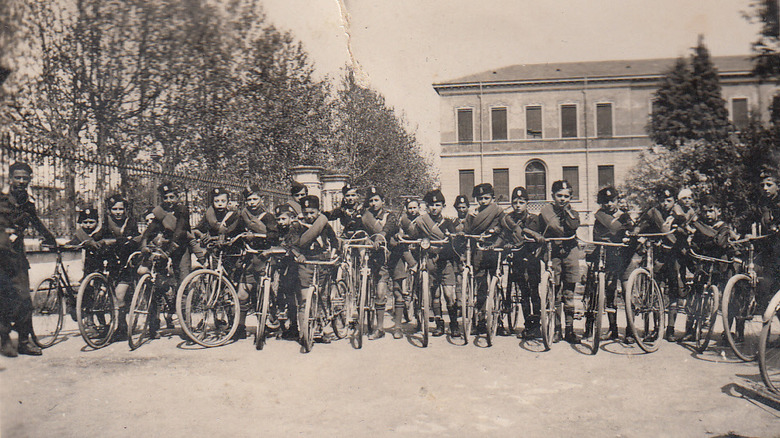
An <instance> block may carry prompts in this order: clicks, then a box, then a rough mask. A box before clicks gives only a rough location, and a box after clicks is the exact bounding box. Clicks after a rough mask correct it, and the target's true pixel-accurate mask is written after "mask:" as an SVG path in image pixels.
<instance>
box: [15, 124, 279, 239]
mask: <svg viewBox="0 0 780 438" xmlns="http://www.w3.org/2000/svg"><path fill="white" fill-rule="evenodd" d="M15 161H24V162H27V163H28V164H30V165H31V166H32V167H33V179H32V182H31V183H30V187H29V191H30V192H31V195H32V197H33V198H34V199H35V204H36V208H37V211H38V215H39V216H40V217H41V219H42V220H43V222H44V224H46V226H47V227H48V228H49V230H51V232H52V233H54V234H55V235H56V236H57V237H70V236H72V235H73V233H74V231H75V228H76V223H75V222H76V221H75V219H76V217H77V214H78V211H80V210H81V209H83V208H85V207H87V206H93V207H94V208H97V209H98V210H99V211H100V212H101V217H102V212H103V211H104V208H105V207H104V200H105V199H106V198H107V197H109V196H111V195H112V194H115V193H122V194H124V195H125V197H126V198H127V199H128V200H129V203H130V211H131V213H132V214H133V217H135V218H136V219H137V220H139V225H140V226H141V228H142V229H143V228H144V227H145V224H144V223H142V216H143V213H144V211H146V210H147V209H149V208H151V207H153V206H154V205H156V203H157V201H158V196H157V186H158V185H159V184H160V183H162V182H163V181H170V182H172V183H174V184H176V185H177V186H179V187H180V188H181V193H182V202H184V203H186V204H187V206H188V207H189V208H190V211H191V212H192V215H191V221H192V225H195V224H196V223H197V221H199V220H200V218H201V216H202V213H203V211H204V210H205V209H206V207H207V205H206V204H207V199H208V191H209V189H211V188H214V187H223V188H225V189H227V190H228V191H230V192H231V201H239V202H240V201H241V196H240V193H241V191H242V190H243V189H244V188H245V187H246V186H247V183H248V181H239V180H236V179H232V178H228V177H225V176H218V175H214V174H211V173H209V172H203V171H198V172H197V173H196V174H184V173H180V172H166V171H163V170H162V169H160V168H155V164H154V163H151V164H137V165H129V166H123V165H119V164H116V163H114V162H112V161H111V160H109V159H106V158H103V157H97V156H92V155H91V154H90V153H89V152H88V151H79V152H74V153H62V152H52V151H51V150H48V149H46V148H42V147H38V146H36V145H35V144H33V143H32V142H29V141H25V139H24V138H21V137H18V136H13V135H11V134H8V133H4V134H0V163H2V166H0V180H2V181H3V182H4V183H6V184H7V182H8V166H9V165H10V164H11V163H13V162H15ZM262 193H263V198H264V199H263V201H264V203H265V206H266V208H268V209H271V208H273V207H274V206H276V205H278V204H280V203H283V202H286V201H287V193H286V192H285V191H282V190H278V189H274V188H265V189H263V190H262ZM234 207H236V208H237V206H235V204H234Z"/></svg>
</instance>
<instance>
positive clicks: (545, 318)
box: [539, 271, 558, 350]
mask: <svg viewBox="0 0 780 438" xmlns="http://www.w3.org/2000/svg"><path fill="white" fill-rule="evenodd" d="M539 298H540V300H541V310H542V311H541V315H539V316H540V318H539V319H540V324H541V329H542V342H543V343H544V349H545V350H549V349H550V347H552V344H553V337H554V336H555V318H557V317H558V315H557V314H556V308H555V283H554V281H553V277H552V274H551V273H550V271H544V272H542V279H541V281H540V282H539Z"/></svg>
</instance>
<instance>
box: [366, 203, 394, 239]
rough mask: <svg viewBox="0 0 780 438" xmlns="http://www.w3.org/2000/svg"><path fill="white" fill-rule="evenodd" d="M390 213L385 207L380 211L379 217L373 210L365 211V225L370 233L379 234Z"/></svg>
mask: <svg viewBox="0 0 780 438" xmlns="http://www.w3.org/2000/svg"><path fill="white" fill-rule="evenodd" d="M388 215H389V213H388V212H387V211H386V210H385V209H384V208H383V209H382V210H380V211H379V214H378V216H379V217H376V215H374V213H373V212H372V211H371V210H366V211H364V212H363V226H365V227H366V230H368V232H369V233H370V234H379V233H381V232H382V230H383V229H384V227H385V224H386V223H387V216H388Z"/></svg>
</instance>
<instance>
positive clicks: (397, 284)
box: [388, 198, 420, 339]
mask: <svg viewBox="0 0 780 438" xmlns="http://www.w3.org/2000/svg"><path fill="white" fill-rule="evenodd" d="M405 204H406V205H405V207H404V212H403V213H402V214H401V216H400V218H399V220H398V227H397V228H398V232H397V233H396V234H395V235H393V236H392V237H391V238H390V241H389V242H388V243H389V245H390V248H391V250H390V260H389V266H390V268H391V270H392V277H393V278H392V280H393V322H394V323H395V326H394V329H393V338H394V339H401V338H402V337H403V334H402V332H401V319H402V318H403V316H404V312H406V313H407V318H408V310H407V309H408V308H409V302H410V301H411V294H410V293H409V292H410V291H404V288H403V282H404V280H405V279H407V278H408V277H409V276H410V275H411V273H412V272H414V271H415V270H416V269H417V268H416V266H417V261H416V260H415V259H414V256H413V255H412V253H411V251H410V250H409V248H408V246H406V245H403V244H400V243H399V242H398V239H397V237H403V236H412V235H413V234H412V229H411V228H412V222H413V221H414V220H415V219H417V217H418V216H419V215H420V213H419V211H420V202H419V201H418V200H416V199H414V198H407V199H406V202H405Z"/></svg>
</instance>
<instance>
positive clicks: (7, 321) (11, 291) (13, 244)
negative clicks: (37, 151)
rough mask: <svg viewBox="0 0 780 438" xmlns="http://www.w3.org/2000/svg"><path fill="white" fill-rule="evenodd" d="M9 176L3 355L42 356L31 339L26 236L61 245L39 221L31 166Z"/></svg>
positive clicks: (0, 331)
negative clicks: (14, 337)
mask: <svg viewBox="0 0 780 438" xmlns="http://www.w3.org/2000/svg"><path fill="white" fill-rule="evenodd" d="M8 174H9V175H10V177H11V183H10V186H8V187H5V188H4V189H3V190H2V193H0V354H2V355H3V356H7V357H16V355H17V353H18V354H29V355H32V356H40V355H41V354H42V352H41V349H40V348H39V347H38V346H37V345H35V344H34V343H33V342H32V340H31V339H30V335H31V334H32V330H33V326H32V312H33V306H32V299H31V298H30V277H29V273H28V270H29V269H30V263H29V262H28V261H27V255H26V254H25V252H24V233H25V231H26V230H27V228H29V227H33V228H35V229H36V230H38V232H39V233H40V234H41V236H42V237H43V243H44V244H47V245H56V244H57V242H56V241H55V240H54V235H52V234H51V232H49V230H48V229H47V228H46V226H45V225H43V222H41V220H40V218H38V213H37V212H36V210H35V203H34V202H33V199H32V197H31V196H30V195H29V194H28V193H27V187H28V186H29V185H30V180H31V179H32V168H31V167H30V165H28V164H27V163H24V162H20V161H17V162H15V163H14V164H12V165H11V166H10V167H9V169H8ZM11 328H13V329H14V330H16V332H17V333H19V345H18V349H17V348H14V346H13V344H12V343H11V338H10V336H9V334H10V332H11Z"/></svg>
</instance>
